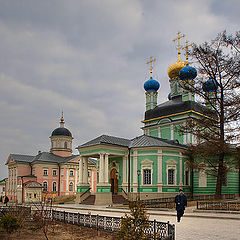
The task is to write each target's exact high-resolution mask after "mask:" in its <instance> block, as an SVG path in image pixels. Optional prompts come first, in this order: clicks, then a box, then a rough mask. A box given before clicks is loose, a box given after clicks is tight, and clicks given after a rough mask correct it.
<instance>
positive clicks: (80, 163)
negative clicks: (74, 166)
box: [79, 156, 83, 184]
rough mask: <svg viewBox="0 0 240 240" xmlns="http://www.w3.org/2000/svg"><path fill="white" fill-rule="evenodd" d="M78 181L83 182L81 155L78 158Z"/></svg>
mask: <svg viewBox="0 0 240 240" xmlns="http://www.w3.org/2000/svg"><path fill="white" fill-rule="evenodd" d="M79 183H80V184H82V183H83V157H82V156H80V159H79Z"/></svg>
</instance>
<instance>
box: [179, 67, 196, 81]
mask: <svg viewBox="0 0 240 240" xmlns="http://www.w3.org/2000/svg"><path fill="white" fill-rule="evenodd" d="M196 76H197V70H196V68H194V67H191V66H190V65H189V64H187V65H186V67H184V68H182V69H181V70H180V71H179V78H180V79H181V80H193V79H194V78H195V77H196Z"/></svg>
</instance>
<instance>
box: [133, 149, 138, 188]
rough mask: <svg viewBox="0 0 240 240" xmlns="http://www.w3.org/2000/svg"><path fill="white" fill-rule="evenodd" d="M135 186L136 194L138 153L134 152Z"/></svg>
mask: <svg viewBox="0 0 240 240" xmlns="http://www.w3.org/2000/svg"><path fill="white" fill-rule="evenodd" d="M132 168H133V186H135V188H133V191H134V192H136V191H137V188H136V186H137V151H134V152H133V166H132Z"/></svg>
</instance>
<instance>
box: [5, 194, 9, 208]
mask: <svg viewBox="0 0 240 240" xmlns="http://www.w3.org/2000/svg"><path fill="white" fill-rule="evenodd" d="M8 202H9V198H8V196H5V198H4V204H6V207H7V203H8Z"/></svg>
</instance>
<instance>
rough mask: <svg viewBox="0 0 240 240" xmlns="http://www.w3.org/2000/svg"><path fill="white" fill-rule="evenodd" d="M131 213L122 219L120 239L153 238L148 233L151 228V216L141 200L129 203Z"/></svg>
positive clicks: (146, 239) (139, 239) (145, 239)
mask: <svg viewBox="0 0 240 240" xmlns="http://www.w3.org/2000/svg"><path fill="white" fill-rule="evenodd" d="M129 208H130V211H131V212H130V215H127V214H126V215H125V217H124V218H123V219H122V220H121V228H120V230H119V232H118V239H119V240H120V239H121V240H148V239H152V238H151V236H150V235H146V234H145V231H146V230H147V229H148V228H149V218H148V216H147V213H146V211H145V209H144V206H143V205H142V203H141V202H131V203H130V204H129Z"/></svg>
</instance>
